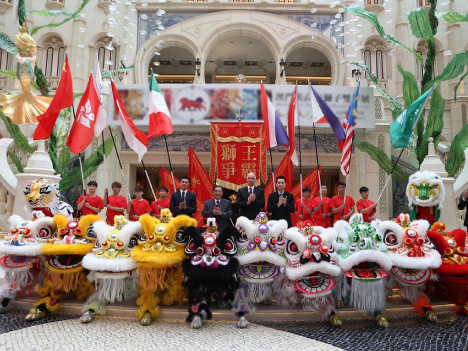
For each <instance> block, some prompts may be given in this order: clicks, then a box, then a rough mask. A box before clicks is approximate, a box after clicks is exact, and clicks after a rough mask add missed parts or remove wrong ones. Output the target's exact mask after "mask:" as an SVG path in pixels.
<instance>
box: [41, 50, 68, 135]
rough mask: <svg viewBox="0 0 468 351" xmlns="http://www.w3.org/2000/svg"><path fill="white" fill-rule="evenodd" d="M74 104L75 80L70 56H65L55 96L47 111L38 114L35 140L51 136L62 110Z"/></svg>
mask: <svg viewBox="0 0 468 351" xmlns="http://www.w3.org/2000/svg"><path fill="white" fill-rule="evenodd" d="M72 105H73V82H72V75H71V72H70V65H69V64H68V56H65V64H64V65H63V70H62V76H61V77H60V82H59V85H58V88H57V91H56V92H55V95H54V98H53V99H52V102H51V103H50V105H49V108H48V109H47V111H46V112H45V113H44V114H42V115H40V116H38V117H37V120H38V121H39V124H38V125H37V128H36V131H35V132H34V137H33V139H34V140H45V139H47V138H49V137H50V134H52V131H53V130H54V126H55V122H57V118H58V116H59V113H60V110H61V109H63V108H65V107H70V106H72Z"/></svg>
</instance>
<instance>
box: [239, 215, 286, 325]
mask: <svg viewBox="0 0 468 351" xmlns="http://www.w3.org/2000/svg"><path fill="white" fill-rule="evenodd" d="M236 228H237V229H238V231H239V237H238V239H237V258H238V260H239V277H240V280H241V285H240V287H239V289H238V290H237V292H236V296H235V298H234V302H233V305H234V306H233V307H234V312H235V314H236V316H238V317H239V321H238V323H237V326H238V327H239V328H246V327H247V326H248V325H249V322H248V321H247V320H246V319H245V314H248V313H249V312H251V311H252V310H253V309H254V306H253V304H254V303H260V302H263V303H266V304H271V301H272V300H273V297H274V295H278V296H275V297H277V300H279V303H280V304H283V303H284V301H283V300H284V299H286V298H287V297H284V298H282V297H283V296H279V295H280V291H279V290H280V288H281V281H282V280H283V279H284V278H285V277H284V273H281V268H284V267H286V263H287V261H286V258H285V257H284V244H285V239H284V235H285V232H286V229H288V223H287V222H286V221H285V220H279V221H268V217H267V214H266V213H265V212H260V213H259V214H258V215H257V217H256V218H255V220H254V221H253V222H252V221H251V220H249V219H248V218H246V217H239V218H238V219H237V222H236ZM275 279H276V280H277V282H279V284H273V283H274V280H275ZM276 288H278V289H276ZM273 290H275V291H273ZM275 293H277V294H275ZM294 302H295V301H294Z"/></svg>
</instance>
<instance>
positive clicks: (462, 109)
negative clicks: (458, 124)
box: [461, 104, 468, 126]
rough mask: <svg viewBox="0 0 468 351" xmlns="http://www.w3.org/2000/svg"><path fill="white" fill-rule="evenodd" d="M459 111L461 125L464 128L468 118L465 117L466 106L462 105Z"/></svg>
mask: <svg viewBox="0 0 468 351" xmlns="http://www.w3.org/2000/svg"><path fill="white" fill-rule="evenodd" d="M461 111H462V125H463V126H466V125H467V124H468V117H467V115H466V105H465V104H463V105H462V107H461Z"/></svg>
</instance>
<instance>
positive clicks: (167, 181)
mask: <svg viewBox="0 0 468 351" xmlns="http://www.w3.org/2000/svg"><path fill="white" fill-rule="evenodd" d="M159 167H161V170H160V171H159V177H160V178H161V186H165V187H166V188H168V189H169V194H172V193H173V192H174V183H173V182H172V176H171V172H169V171H168V170H167V169H165V168H164V167H163V166H161V165H159ZM174 182H175V187H176V189H178V188H180V180H179V179H177V178H176V177H174Z"/></svg>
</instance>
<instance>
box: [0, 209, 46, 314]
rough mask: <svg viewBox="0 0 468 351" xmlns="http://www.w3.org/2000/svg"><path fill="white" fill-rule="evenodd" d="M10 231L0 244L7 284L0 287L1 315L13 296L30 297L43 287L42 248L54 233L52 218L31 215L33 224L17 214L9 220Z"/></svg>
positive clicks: (0, 261)
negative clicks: (37, 288) (37, 287)
mask: <svg viewBox="0 0 468 351" xmlns="http://www.w3.org/2000/svg"><path fill="white" fill-rule="evenodd" d="M8 222H9V223H10V227H11V228H12V229H11V230H10V232H9V233H8V234H7V235H6V237H5V242H4V243H3V245H0V255H4V256H3V257H1V258H0V269H1V270H2V271H3V272H4V273H5V280H6V283H5V284H3V285H2V286H1V287H0V313H3V312H6V311H7V310H8V309H9V307H10V306H11V305H10V303H11V302H12V301H13V300H14V299H15V298H16V296H25V295H29V294H30V293H31V292H33V291H34V289H35V287H36V286H37V285H39V284H42V279H43V278H44V275H45V267H44V264H43V259H42V257H41V247H42V245H44V243H46V242H47V241H48V240H49V239H50V238H51V237H52V234H53V221H52V218H51V217H44V215H43V213H42V212H34V218H33V220H32V221H25V220H24V219H23V218H21V217H20V216H18V215H13V216H11V217H10V218H9V219H8Z"/></svg>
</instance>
